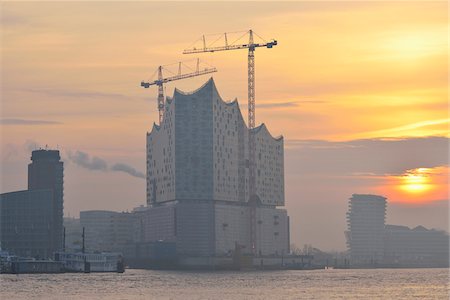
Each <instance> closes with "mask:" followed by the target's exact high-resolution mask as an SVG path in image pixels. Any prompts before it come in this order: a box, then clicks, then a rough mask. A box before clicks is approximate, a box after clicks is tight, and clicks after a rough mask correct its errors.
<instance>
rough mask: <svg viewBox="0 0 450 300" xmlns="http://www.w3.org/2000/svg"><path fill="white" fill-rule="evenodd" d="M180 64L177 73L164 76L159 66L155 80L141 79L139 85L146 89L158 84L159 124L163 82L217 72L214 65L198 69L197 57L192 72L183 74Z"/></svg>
mask: <svg viewBox="0 0 450 300" xmlns="http://www.w3.org/2000/svg"><path fill="white" fill-rule="evenodd" d="M182 65H183V62H178V74H177V75H174V76H169V77H164V76H163V70H164V69H165V68H164V66H159V67H158V69H157V70H156V72H157V73H158V79H157V80H154V81H148V82H145V81H141V86H142V87H144V88H146V89H147V88H149V87H150V86H152V85H157V86H158V113H159V124H160V125H161V123H162V121H163V118H164V84H165V83H167V82H171V81H175V80H180V79H186V78H191V77H195V76H200V75H205V74H209V73H214V72H217V69H216V68H215V67H206V68H204V69H200V60H199V59H197V67H196V70H195V71H194V72H190V73H185V74H183V73H182V70H181V66H182Z"/></svg>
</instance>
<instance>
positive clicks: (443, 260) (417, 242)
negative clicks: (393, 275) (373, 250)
mask: <svg viewBox="0 0 450 300" xmlns="http://www.w3.org/2000/svg"><path fill="white" fill-rule="evenodd" d="M384 254H385V261H386V262H388V263H392V264H398V265H401V266H426V267H448V265H449V235H448V233H446V232H444V231H440V230H435V229H427V228H425V227H423V226H416V227H415V228H412V229H411V228H409V227H407V226H400V225H386V228H385V238H384Z"/></svg>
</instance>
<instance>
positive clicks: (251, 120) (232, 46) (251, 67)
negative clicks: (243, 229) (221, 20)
mask: <svg viewBox="0 0 450 300" xmlns="http://www.w3.org/2000/svg"><path fill="white" fill-rule="evenodd" d="M246 35H248V43H245V44H237V43H236V42H237V41H239V40H241V39H242V38H243V37H244V36H246ZM253 35H256V36H258V37H259V38H260V39H262V40H264V39H263V38H261V37H260V36H259V35H257V34H256V33H255V32H253V30H251V29H250V30H248V31H246V32H245V33H244V35H243V36H241V37H240V38H238V39H237V40H236V41H235V42H232V43H228V35H227V33H224V34H223V35H221V36H220V37H219V39H221V38H222V37H223V40H224V42H225V45H221V46H214V47H212V46H209V45H207V41H206V38H205V35H203V36H202V37H201V41H202V47H199V48H196V47H194V48H190V49H185V50H184V51H183V54H193V53H204V52H217V51H227V50H239V49H248V127H249V129H250V131H249V139H248V140H249V147H248V149H249V161H248V168H249V204H250V208H251V209H250V236H251V237H250V238H251V241H250V243H251V246H252V253H253V254H254V255H256V254H257V249H256V207H257V205H258V203H259V198H258V196H257V195H256V167H255V165H256V145H255V137H254V134H252V129H253V128H255V49H256V48H259V47H265V48H268V49H271V48H273V47H274V46H276V45H277V44H278V42H277V41H276V40H274V39H272V40H270V41H268V42H267V41H265V42H262V43H255V42H254V38H253ZM219 39H217V40H219ZM217 40H216V41H217ZM216 41H213V43H215V42H216Z"/></svg>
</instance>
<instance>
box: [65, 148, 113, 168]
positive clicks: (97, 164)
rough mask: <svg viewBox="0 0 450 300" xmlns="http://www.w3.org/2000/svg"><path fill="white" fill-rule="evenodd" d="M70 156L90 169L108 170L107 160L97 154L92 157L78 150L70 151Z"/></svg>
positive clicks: (72, 159)
mask: <svg viewBox="0 0 450 300" xmlns="http://www.w3.org/2000/svg"><path fill="white" fill-rule="evenodd" d="M68 157H69V160H70V161H72V162H74V163H75V164H77V165H79V166H81V167H83V168H86V169H88V170H99V171H107V170H108V164H107V163H106V161H105V160H103V159H101V158H99V157H96V156H93V157H92V158H91V157H90V156H89V154H87V153H85V152H82V151H76V152H75V153H72V152H70V151H69V153H68Z"/></svg>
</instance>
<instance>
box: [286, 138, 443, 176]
mask: <svg viewBox="0 0 450 300" xmlns="http://www.w3.org/2000/svg"><path fill="white" fill-rule="evenodd" d="M449 141H450V139H449V138H447V137H424V138H403V139H360V140H351V141H345V142H332V141H326V140H287V141H286V146H287V147H286V149H285V152H286V160H287V161H289V162H290V163H289V164H288V165H286V172H287V173H291V174H299V175H305V176H309V175H312V174H322V175H325V174H326V175H330V176H331V175H332V176H348V175H354V174H374V175H385V174H403V173H404V172H406V171H407V170H411V169H416V168H424V167H427V168H433V167H439V166H444V165H448V163H449V161H448V160H449V157H448V153H449V152H448V151H449Z"/></svg>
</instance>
